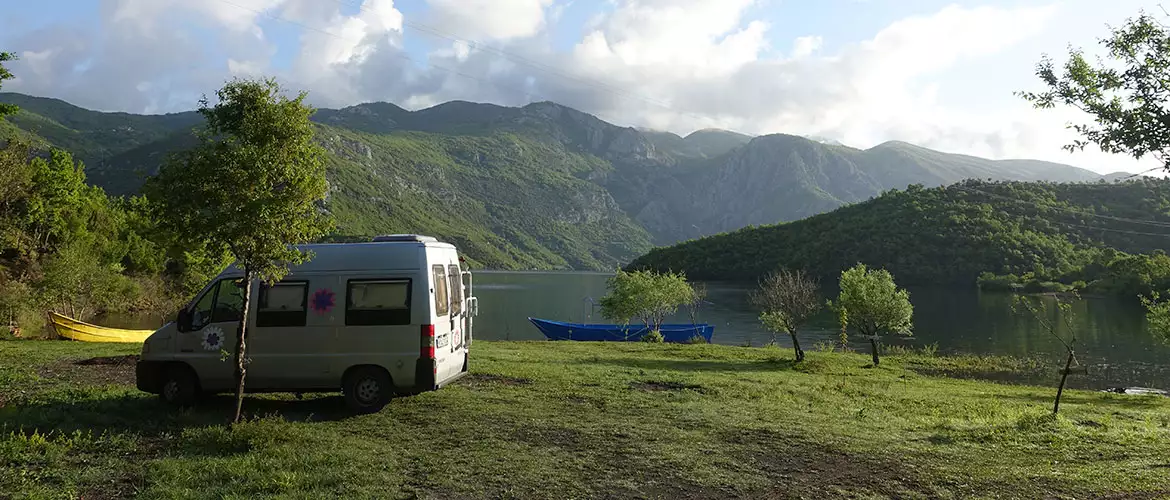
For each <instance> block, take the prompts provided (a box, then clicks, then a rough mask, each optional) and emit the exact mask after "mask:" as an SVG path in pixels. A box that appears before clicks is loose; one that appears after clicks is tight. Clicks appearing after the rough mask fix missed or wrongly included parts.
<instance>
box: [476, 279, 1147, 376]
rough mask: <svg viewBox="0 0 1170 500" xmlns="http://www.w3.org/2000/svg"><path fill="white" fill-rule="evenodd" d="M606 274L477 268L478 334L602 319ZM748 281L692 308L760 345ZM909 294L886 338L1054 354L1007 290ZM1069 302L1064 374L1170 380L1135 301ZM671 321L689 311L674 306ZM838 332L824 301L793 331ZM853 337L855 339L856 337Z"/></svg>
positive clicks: (953, 348)
mask: <svg viewBox="0 0 1170 500" xmlns="http://www.w3.org/2000/svg"><path fill="white" fill-rule="evenodd" d="M607 277H608V275H606V274H591V273H522V274H521V273H486V272H481V273H478V274H477V278H476V284H477V292H476V294H477V295H479V297H480V317H479V318H477V320H476V330H477V336H478V337H479V338H481V339H508V340H540V339H543V336H542V335H541V334H540V332H538V331H537V330H536V328H534V327H533V326H532V325H531V324H529V323H528V321H527V319H526V318H527V317H529V316H533V317H540V318H547V319H555V320H562V321H580V322H603V321H604V319H603V318H601V317H600V315H599V314H598V313H597V310H596V308H593V307H591V305H590V303H589V300H588V299H590V298H592V299H599V298H600V297H601V296H603V295H605V280H606V278H607ZM749 291H750V288H749V287H745V286H742V285H731V284H725V283H708V302H709V304H707V305H705V306H704V307H703V309H701V310H700V312H699V319H700V321H704V322H707V323H711V324H714V325H715V326H716V327H715V338H714V340H715V342H716V343H720V344H730V345H754V346H759V345H763V344H765V343H767V342H768V341H769V340H770V339H771V335H770V334H769V333H767V332H766V331H764V330H763V329H762V328H761V327H760V324H759V321H758V320H757V312H756V311H755V310H754V309H752V307H751V305H750V304H749V302H748V294H749ZM833 292H834V291H833V290H826V293H830V294H831V293H833ZM910 300H911V302H913V303H914V337H913V338H909V339H888V341H889V342H890V343H896V344H902V345H907V346H915V347H917V346H923V345H928V344H938V346H939V352H941V353H952V354H953V353H973V354H1005V355H1012V356H1029V357H1039V358H1043V359H1045V360H1049V361H1051V362H1052V363H1054V364H1055V363H1058V362H1059V361H1060V360H1061V359H1063V358H1062V353H1063V347H1062V346H1061V344H1060V342H1059V341H1058V340H1057V339H1055V338H1053V337H1052V336H1051V335H1050V334H1049V333H1048V332H1047V331H1045V330H1044V329H1043V328H1042V327H1041V325H1040V322H1039V321H1037V320H1036V319H1035V318H1032V317H1030V316H1028V315H1027V314H1017V313H1015V312H1013V310H1012V302H1013V300H1014V298H1013V296H1012V295H1010V294H1003V293H980V292H978V291H975V290H971V291H963V290H953V289H931V288H911V289H910ZM1045 300H1050V299H1045ZM1049 310H1050V311H1051V312H1052V314H1053V317H1052V318H1051V319H1052V320H1054V323H1055V324H1057V325H1058V332H1059V333H1061V334H1062V335H1067V334H1068V328H1067V326H1066V325H1065V323H1064V321H1063V320H1058V318H1057V317H1055V306H1054V305H1053V304H1049ZM1072 311H1073V316H1074V318H1075V321H1074V323H1073V326H1074V327H1075V328H1076V330H1077V335H1078V342H1077V344H1076V348H1077V351H1078V353H1079V354H1078V359H1079V360H1080V362H1081V363H1082V364H1084V365H1087V366H1088V368H1089V375H1087V376H1085V375H1078V376H1074V377H1073V378H1071V379H1070V383H1072V384H1073V385H1074V386H1078V387H1093V388H1103V387H1110V386H1119V385H1136V386H1149V387H1170V367H1168V366H1167V365H1168V364H1170V346H1167V345H1165V344H1163V343H1161V342H1159V341H1158V340H1157V339H1155V338H1154V337H1153V335H1152V334H1151V333H1149V331H1148V330H1147V329H1146V324H1145V318H1144V316H1143V314H1142V309H1141V306H1140V305H1138V304H1136V303H1131V302H1128V301H1123V300H1116V299H1085V300H1080V301H1077V302H1075V303H1074V304H1073V307H1072ZM671 321H673V322H682V323H685V322H688V321H690V320H689V318H688V317H687V315H686V314H685V313H683V312H680V313H679V314H677V315H675V317H673V318H671ZM839 332H840V326H839V325H838V323H837V318H836V315H835V314H833V313H831V312H828V311H826V312H825V313H823V314H821V315H819V316H818V317H816V318H814V319H813V320H812V321H811V322H810V324H809V325H808V326H807V327H806V328H805V330H804V331H802V332H801V335H802V339H803V344H804V346H805V348H806V349H810V348H812V346H814V345H815V344H816V343H817V342H832V341H834V340H836V339H837V336H838V334H839ZM778 342H779V343H780V345H782V346H785V347H789V346H790V344H789V342H788V340H787V337H784V336H781V337H780V338H779V339H778ZM853 342H854V343H855V344H860V341H859V340H854V341H853Z"/></svg>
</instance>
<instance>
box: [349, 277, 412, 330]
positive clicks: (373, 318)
mask: <svg viewBox="0 0 1170 500" xmlns="http://www.w3.org/2000/svg"><path fill="white" fill-rule="evenodd" d="M410 283H411V280H409V279H383V280H349V282H348V284H347V285H346V289H345V324H346V325H347V326H373V325H409V324H410Z"/></svg>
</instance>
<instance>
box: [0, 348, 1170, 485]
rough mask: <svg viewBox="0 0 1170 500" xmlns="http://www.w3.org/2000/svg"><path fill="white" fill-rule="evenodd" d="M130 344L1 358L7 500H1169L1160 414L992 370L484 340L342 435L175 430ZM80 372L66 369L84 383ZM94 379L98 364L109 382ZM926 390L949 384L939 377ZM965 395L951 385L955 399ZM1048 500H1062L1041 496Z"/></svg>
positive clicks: (264, 410)
mask: <svg viewBox="0 0 1170 500" xmlns="http://www.w3.org/2000/svg"><path fill="white" fill-rule="evenodd" d="M135 351H136V349H135V347H134V346H119V345H95V344H80V343H67V342H45V341H24V342H0V492H11V494H13V495H14V496H16V497H23V496H33V497H71V496H72V497H76V496H83V497H85V498H120V497H124V496H131V495H141V496H143V497H146V498H155V497H165V498H172V497H190V498H210V497H214V498H220V497H230V496H236V497H241V498H243V497H248V498H252V497H262V496H269V495H276V496H296V497H305V496H309V497H334V496H340V497H343V498H344V497H387V498H414V497H423V498H482V497H494V498H550V497H557V498H564V497H575V498H580V497H599V496H605V497H618V498H623V497H631V498H633V497H650V498H657V497H662V498H683V497H685V498H726V497H759V496H767V497H777V498H789V497H806V498H821V497H838V496H847V497H863V498H875V497H876V498H882V497H897V498H916V497H918V498H938V497H942V498H947V497H962V498H970V497H986V498H1039V497H1044V496H1046V495H1059V496H1069V497H1078V498H1080V497H1085V496H1099V495H1100V496H1116V497H1121V498H1155V497H1159V496H1160V495H1165V494H1170V399H1167V398H1158V397H1135V396H1122V395H1113V394H1105V393H1091V392H1080V391H1071V392H1069V393H1067V394H1066V400H1065V403H1064V404H1063V405H1062V416H1061V418H1059V419H1055V420H1054V419H1051V418H1049V417H1048V416H1047V413H1048V410H1049V407H1050V398H1051V394H1052V390H1051V389H1049V388H1043V387H1031V386H1019V385H1003V384H996V383H992V382H986V381H980V380H972V379H971V378H972V377H990V378H995V377H997V376H999V375H1003V374H1005V373H1008V372H1011V371H1015V370H1034V369H1035V367H1033V366H1028V365H1026V364H1022V363H1015V362H1011V361H1010V360H1003V359H995V358H933V357H925V356H915V355H902V356H890V357H887V358H884V359H883V364H882V366H881V367H879V368H867V367H866V366H867V359H866V357H865V356H861V355H848V354H839V353H821V352H810V353H809V359H808V360H807V361H806V362H804V363H802V364H799V365H794V364H793V363H792V361H791V359H790V357H791V353H790V352H788V351H783V350H779V349H761V348H741V347H728V346H708V345H701V346H700V345H693V346H692V345H681V346H674V345H665V346H661V345H644V344H588V343H551V342H532V343H528V342H484V341H480V342H477V343H476V344H475V345H474V353H473V356H474V361H473V368H472V371H473V375H472V376H471V377H469V378H467V379H464V380H463V381H460V382H459V383H457V384H455V385H453V386H450V387H448V388H445V389H443V390H441V391H438V392H435V393H428V394H424V395H420V396H416V397H411V398H403V399H398V400H395V401H393V402H392V403H391V404H390V406H388V407H387V408H386V409H385V410H384V411H382V412H381V413H378V414H374V415H367V416H360V417H350V416H348V415H347V414H345V413H344V411H343V409H342V404H341V401H340V398H339V397H338V396H334V395H323V396H306V399H305V400H304V401H296V400H294V399H292V398H291V397H281V396H264V397H250V398H249V399H248V401H247V402H246V403H245V405H246V408H248V409H249V410H251V411H252V412H253V413H254V414H255V416H256V418H254V419H253V420H251V421H249V422H248V423H246V424H244V425H240V426H237V427H235V428H234V429H230V430H229V429H227V428H225V427H224V426H223V425H221V424H222V422H223V421H224V420H225V418H226V417H227V415H228V408H229V401H230V398H227V397H223V398H220V399H216V400H213V401H211V402H210V403H209V404H207V405H205V406H203V407H201V408H200V409H197V410H193V411H174V410H169V409H166V408H165V407H164V406H162V405H161V403H158V402H157V401H156V400H155V399H154V398H153V397H150V396H149V395H146V394H142V393H139V392H137V391H136V390H135V389H134V388H133V386H132V384H133V367H132V364H129V363H124V364H121V365H119V364H116V363H117V362H118V361H119V359H118V358H108V359H105V360H101V361H100V362H95V361H88V362H87V361H86V360H91V359H92V358H95V357H111V356H123V355H129V354H134V353H135ZM79 363H80V364H79ZM111 363H112V364H111ZM942 374H946V375H949V376H948V377H943V376H940V375H942ZM963 377H966V378H963ZM3 496H4V495H3V493H0V497H3ZM1059 496H1058V497H1059Z"/></svg>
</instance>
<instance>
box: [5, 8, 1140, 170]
mask: <svg viewBox="0 0 1170 500" xmlns="http://www.w3.org/2000/svg"><path fill="white" fill-rule="evenodd" d="M1143 9H1144V10H1145V11H1147V12H1150V13H1157V14H1161V13H1162V11H1161V9H1160V8H1159V7H1158V2H1157V1H1151V0H1113V1H1109V2H1106V1H1104V0H982V1H949V2H947V1H934V0H39V1H35V2H31V1H30V2H9V3H8V5H5V15H4V16H3V19H0V50H2V51H9V52H15V53H16V54H17V55H18V56H19V57H20V60H18V61H16V62H13V63H10V65H9V69H10V70H11V71H12V72H13V73H14V74H15V75H16V79H14V80H11V81H7V82H5V84H4V91H13V92H23V93H27V94H32V95H38V96H45V97H55V98H59V99H63V100H66V101H68V102H71V103H73V104H76V105H78V106H82V107H85V108H89V109H95V110H101V111H126V112H133V113H166V112H173V111H184V110H189V109H193V108H194V107H195V106H196V105H197V102H198V100H199V98H200V97H201V96H202V95H204V94H208V95H213V94H214V92H215V90H216V89H217V88H219V87H220V86H222V84H223V83H224V82H225V81H227V80H228V79H230V78H232V77H234V76H240V77H258V76H273V77H276V78H277V79H278V80H279V81H280V82H281V83H282V85H284V86H285V87H286V88H288V89H291V90H293V91H296V90H305V91H308V92H309V101H310V102H311V103H312V104H314V105H316V106H319V107H331V108H336V107H344V106H349V105H354V104H359V103H362V102H373V101H387V102H393V103H395V104H398V105H400V106H403V107H405V108H408V109H420V108H425V107H428V106H432V105H435V104H438V103H441V102H445V101H450V100H465V101H475V102H492V103H497V104H502V105H510V106H516V105H523V104H526V103H529V102H534V101H546V100H547V101H556V102H558V103H561V104H564V105H567V106H571V107H574V108H577V109H580V110H582V111H586V112H588V113H592V114H594V115H596V116H598V117H599V118H602V119H604V120H607V121H610V122H612V123H615V124H618V125H623V126H637V127H646V128H653V129H659V130H668V131H671V132H675V133H677V134H680V135H686V134H688V133H690V132H692V131H694V130H698V129H702V128H723V129H729V130H734V131H738V132H742V133H746V134H752V135H760V134H769V133H787V134H797V135H807V136H817V137H823V138H827V139H832V140H836V141H839V142H841V143H844V144H846V145H849V146H853V147H858V148H868V147H872V146H875V145H877V144H880V143H882V142H885V141H888V140H901V141H907V142H911V143H915V144H919V145H922V146H926V147H930V148H934V149H938V150H941V151H946V152H952V153H963V154H971V155H976V156H982V157H987V158H995V159H1007V158H1030V159H1040V160H1048V161H1055V162H1061V163H1068V164H1072V165H1076V166H1080V167H1083V168H1088V169H1091V170H1094V171H1097V172H1100V173H1109V172H1116V171H1130V172H1137V171H1142V170H1147V169H1149V168H1152V167H1155V166H1157V163H1156V161H1155V160H1153V159H1145V160H1142V161H1137V160H1133V159H1132V158H1128V157H1125V156H1118V155H1109V154H1105V153H1102V152H1100V151H1098V150H1094V149H1090V150H1086V151H1084V152H1078V153H1069V152H1066V151H1064V150H1063V149H1062V146H1063V145H1065V144H1068V143H1070V142H1071V141H1072V140H1073V139H1074V138H1075V135H1074V133H1073V132H1072V131H1070V130H1068V129H1067V125H1068V124H1069V123H1073V122H1076V123H1080V122H1084V121H1085V120H1086V117H1085V116H1084V115H1082V114H1080V112H1078V111H1075V110H1070V109H1055V110H1037V109H1033V108H1032V107H1031V106H1030V104H1028V103H1027V102H1025V101H1023V100H1022V99H1021V98H1019V97H1017V96H1016V95H1014V92H1016V91H1024V90H1030V91H1039V90H1043V86H1042V84H1041V82H1040V81H1039V80H1038V79H1037V78H1036V76H1035V65H1036V63H1037V62H1038V61H1039V60H1040V58H1041V57H1042V56H1043V55H1044V54H1051V55H1052V56H1054V57H1055V58H1056V59H1057V60H1058V61H1062V60H1063V57H1064V56H1065V55H1066V54H1067V51H1068V48H1069V47H1070V46H1073V47H1081V48H1084V49H1085V51H1086V53H1087V54H1089V55H1095V54H1100V53H1101V50H1100V45H1099V40H1100V39H1101V38H1102V37H1104V36H1106V35H1107V34H1108V33H1109V26H1110V25H1112V26H1119V25H1121V24H1122V23H1123V22H1124V21H1125V20H1126V19H1127V18H1129V17H1132V16H1135V15H1137V14H1138V13H1139V12H1140V11H1142V10H1143Z"/></svg>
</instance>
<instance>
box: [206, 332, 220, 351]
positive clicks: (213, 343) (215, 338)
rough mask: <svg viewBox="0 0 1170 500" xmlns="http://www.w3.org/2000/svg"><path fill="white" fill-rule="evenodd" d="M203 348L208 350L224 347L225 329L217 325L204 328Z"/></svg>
mask: <svg viewBox="0 0 1170 500" xmlns="http://www.w3.org/2000/svg"><path fill="white" fill-rule="evenodd" d="M203 349H204V350H206V351H218V350H220V349H223V330H221V329H219V327H217V326H209V327H207V328H204V329H203Z"/></svg>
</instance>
